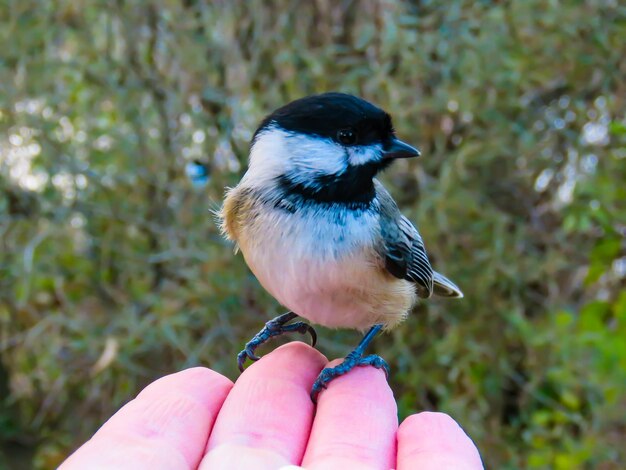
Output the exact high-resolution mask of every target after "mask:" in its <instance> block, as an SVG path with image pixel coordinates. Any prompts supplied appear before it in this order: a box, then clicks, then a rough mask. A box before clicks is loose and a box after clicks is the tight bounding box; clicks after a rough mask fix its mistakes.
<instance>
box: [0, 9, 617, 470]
mask: <svg viewBox="0 0 626 470" xmlns="http://www.w3.org/2000/svg"><path fill="white" fill-rule="evenodd" d="M625 38H626V13H625V7H624V5H623V4H620V3H619V2H617V1H615V0H587V1H550V2H546V1H539V0H519V1H487V0H483V1H475V0H471V1H470V0H455V1H448V2H436V1H426V0H424V1H391V0H387V1H371V0H364V1H354V0H343V1H330V0H316V1H310V2H304V1H296V0H273V1H265V2H260V1H259V2H255V1H252V2H248V1H244V0H237V1H226V0H223V1H213V2H209V1H200V0H180V1H175V0H162V1H160V2H143V1H139V0H118V1H110V2H109V1H86V0H57V1H41V0H5V1H3V2H2V4H1V5H0V42H1V44H2V47H1V48H0V359H1V363H0V467H2V466H3V465H4V466H5V467H6V468H11V469H21V468H24V469H25V468H33V467H34V468H38V469H47V468H53V467H54V466H55V465H57V464H58V463H59V462H60V461H61V460H62V459H63V458H64V457H65V456H66V455H67V454H68V452H70V451H71V450H72V449H74V448H75V447H76V446H77V445H78V444H79V443H81V442H82V441H84V440H85V439H87V438H88V436H90V435H91V434H92V433H93V432H94V431H95V430H96V429H97V428H98V426H99V425H100V424H101V423H102V422H103V421H104V420H105V419H106V418H107V417H109V416H110V415H111V414H112V413H113V412H114V411H115V410H116V409H118V408H119V407H120V406H121V405H122V404H123V403H125V402H126V401H128V400H129V399H131V398H132V397H133V396H134V394H136V393H137V391H138V390H140V389H141V387H143V386H144V385H146V384H147V383H148V382H150V381H152V380H153V379H155V378H156V377H159V376H160V375H162V374H166V373H170V372H173V371H176V370H179V369H181V368H184V367H188V366H194V365H198V364H200V365H206V366H210V367H212V368H215V369H216V370H218V371H220V372H222V373H223V374H226V375H227V376H229V377H231V378H233V379H234V378H236V377H237V374H238V373H237V371H236V364H235V362H236V361H235V355H236V353H237V352H238V351H239V350H240V349H241V347H242V344H243V343H244V341H245V340H247V339H248V338H249V337H250V336H251V335H252V334H253V333H255V332H256V331H257V330H258V329H259V328H260V327H261V325H262V324H263V323H264V322H265V321H266V320H267V319H269V318H270V317H272V316H274V315H276V314H278V313H281V312H282V311H283V310H282V308H281V307H280V306H279V305H277V304H276V302H275V301H274V300H273V299H272V298H271V297H270V296H269V295H268V294H266V293H265V292H264V291H263V290H262V288H261V287H260V286H259V284H258V282H257V281H256V280H255V279H254V277H253V276H252V275H251V274H250V272H249V271H248V270H247V268H246V267H245V264H244V262H243V260H242V258H241V257H240V256H233V254H232V249H231V247H230V246H229V245H228V244H227V243H225V242H224V241H222V239H221V238H220V236H219V233H218V230H217V228H216V225H215V223H214V220H213V218H212V216H211V214H210V209H215V208H216V207H218V206H219V204H220V201H221V197H222V194H223V190H224V187H225V186H228V185H233V184H235V183H236V182H237V181H238V179H239V178H240V177H241V175H242V173H243V171H245V167H246V158H247V150H248V144H249V140H250V137H251V135H252V133H253V131H254V129H255V126H256V124H257V123H258V121H259V120H260V119H261V118H262V117H263V116H264V115H265V114H266V113H269V112H270V111H271V110H273V109H274V108H276V107H278V106H280V105H282V104H284V103H286V102H288V101H289V100H292V99H295V98H298V97H301V96H303V95H307V94H311V93H316V92H324V91H330V90H338V91H344V92H351V93H355V94H358V95H361V96H363V97H365V98H366V99H368V100H371V101H373V102H375V103H377V104H379V105H380V106H382V107H384V108H385V109H387V110H388V111H390V112H391V113H392V114H393V116H394V118H395V125H396V128H397V131H398V134H399V135H400V136H401V137H402V138H403V139H405V140H407V141H408V142H410V143H412V144H414V145H416V146H418V147H419V148H420V149H421V150H422V153H423V157H422V158H421V159H418V160H416V161H403V162H398V164H397V165H395V166H394V167H393V168H392V169H390V170H389V171H388V172H387V173H386V174H385V175H384V176H383V180H384V182H385V183H386V184H387V186H388V188H389V189H390V190H391V192H392V193H393V195H394V196H395V197H396V198H397V200H398V202H399V204H400V205H401V208H402V210H403V211H404V212H405V213H406V214H407V215H408V216H409V217H410V218H411V219H412V220H413V221H415V222H417V223H418V225H419V227H420V230H421V232H422V234H423V236H424V239H425V241H426V245H427V247H428V248H429V253H430V254H431V258H432V261H433V263H434V265H435V266H436V267H437V268H438V269H439V270H441V271H442V272H444V273H446V274H447V275H449V276H450V277H451V278H452V279H454V280H455V281H457V282H458V284H459V285H460V286H461V287H462V288H463V290H464V291H465V293H466V297H465V299H464V300H462V301H446V300H432V301H428V302H423V303H422V304H420V305H419V306H417V307H416V308H415V312H414V314H413V315H411V317H410V318H409V320H408V321H407V322H406V323H405V324H403V325H402V326H401V327H400V328H398V329H397V330H395V331H394V332H392V333H391V334H389V335H385V336H383V337H381V338H379V339H378V340H377V341H376V342H375V344H374V346H373V350H375V351H376V352H379V353H381V354H382V355H383V356H384V357H386V359H387V360H388V361H389V362H390V364H391V366H392V369H393V374H392V376H391V379H390V381H391V386H392V387H393V389H394V392H395V394H396V397H397V399H398V403H399V413H400V417H401V418H402V417H404V416H406V415H408V414H410V413H414V412H417V411H419V410H425V409H427V410H441V411H445V412H447V413H450V414H451V415H452V416H454V417H455V418H456V419H457V420H458V421H459V423H461V425H462V426H463V427H464V428H465V429H466V430H467V431H468V433H469V434H470V435H471V436H472V437H473V439H474V440H475V441H476V443H477V445H478V446H479V448H480V450H481V452H482V456H483V458H484V461H485V462H486V464H487V466H488V467H489V468H500V469H517V468H533V469H534V468H536V469H539V468H556V469H573V468H597V469H617V468H623V466H624V464H625V462H626V446H625V445H624V442H626V289H625V287H626V281H625V276H626V247H625V234H626V148H625V143H626V121H625V117H624V110H625V106H624V100H625V96H626V93H625V91H626V90H625V88H626V86H625V81H624V77H625V76H626V64H625V59H624V58H625V57H626V48H625V46H624V44H625ZM194 161H197V162H198V163H199V164H200V165H202V166H204V167H206V168H207V169H208V170H209V171H210V178H208V179H206V180H205V179H203V178H195V179H193V180H192V179H190V178H189V177H188V176H187V174H186V169H193V167H192V166H190V164H191V163H192V162H194ZM321 338H322V340H321V341H320V349H321V350H322V351H323V352H324V353H325V354H327V355H328V356H331V357H341V356H343V355H345V354H346V353H347V352H348V351H349V350H350V349H351V348H352V347H353V346H354V344H356V342H357V341H358V334H357V333H356V332H349V331H330V330H325V331H322V332H321Z"/></svg>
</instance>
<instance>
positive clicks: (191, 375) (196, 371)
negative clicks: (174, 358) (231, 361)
mask: <svg viewBox="0 0 626 470" xmlns="http://www.w3.org/2000/svg"><path fill="white" fill-rule="evenodd" d="M232 386H233V382H232V381H231V380H230V379H228V378H227V377H225V376H223V375H222V374H220V373H219V372H215V371H214V370H211V369H208V368H206V367H191V368H189V369H184V370H182V371H180V372H176V373H174V374H170V375H166V376H165V377H161V378H160V379H158V380H155V381H154V382H152V383H151V384H150V385H148V386H147V387H146V388H144V389H143V390H142V391H141V392H140V393H139V394H138V395H137V398H141V399H145V398H148V397H150V398H151V397H152V396H153V395H157V396H160V395H161V394H162V393H164V392H168V393H169V392H170V391H172V390H175V391H181V392H184V393H185V394H191V395H194V396H197V395H200V397H201V398H209V397H211V396H212V395H213V394H214V393H218V394H219V395H222V394H224V393H227V392H228V391H229V390H230V389H231V388H232Z"/></svg>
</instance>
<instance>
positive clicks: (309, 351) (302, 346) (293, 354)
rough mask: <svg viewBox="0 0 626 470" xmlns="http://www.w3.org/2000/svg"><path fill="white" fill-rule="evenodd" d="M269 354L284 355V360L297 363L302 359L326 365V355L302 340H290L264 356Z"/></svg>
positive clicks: (274, 356) (273, 355)
mask: <svg viewBox="0 0 626 470" xmlns="http://www.w3.org/2000/svg"><path fill="white" fill-rule="evenodd" d="M270 356H272V357H273V358H274V359H276V358H277V357H284V358H285V360H289V361H295V362H299V363H300V362H301V361H303V360H304V361H307V362H311V363H313V364H316V365H320V366H324V367H326V364H327V363H328V359H327V358H326V356H324V355H323V354H322V353H321V352H320V351H318V350H317V349H315V348H313V347H311V346H309V345H308V344H306V343H303V342H302V341H292V342H290V343H287V344H283V345H282V346H279V347H278V348H276V349H274V351H272V352H271V353H269V354H268V355H267V356H264V357H270Z"/></svg>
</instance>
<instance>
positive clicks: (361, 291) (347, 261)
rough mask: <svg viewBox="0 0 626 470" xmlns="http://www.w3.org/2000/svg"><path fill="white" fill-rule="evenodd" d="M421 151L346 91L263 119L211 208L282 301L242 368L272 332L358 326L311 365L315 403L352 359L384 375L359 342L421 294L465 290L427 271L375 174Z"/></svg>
mask: <svg viewBox="0 0 626 470" xmlns="http://www.w3.org/2000/svg"><path fill="white" fill-rule="evenodd" d="M419 156H420V152H419V151H418V150H417V149H416V148H414V147H412V146H411V145H409V144H407V143H405V142H403V141H402V140H400V139H399V138H398V137H397V136H396V132H395V130H394V127H393V123H392V119H391V116H390V115H389V114H388V113H387V112H386V111H384V110H383V109H381V108H379V107H378V106H376V105H374V104H372V103H370V102H369V101H366V100H365V99H362V98H360V97H357V96H354V95H351V94H345V93H339V92H329V93H323V94H317V95H311V96H307V97H304V98H300V99H297V100H295V101H292V102H290V103H288V104H286V105H284V106H282V107H280V108H278V109H276V110H275V111H274V112H272V113H271V114H269V115H268V116H267V117H265V119H263V120H262V122H261V123H260V125H259V126H258V128H257V130H256V132H255V133H254V134H253V137H252V141H251V144H250V152H249V162H248V168H247V170H246V172H245V174H244V175H243V177H242V178H241V180H240V181H239V183H238V184H237V185H236V186H235V187H233V188H227V189H226V193H225V197H224V201H223V204H222V206H221V208H220V209H219V211H218V214H217V215H218V220H219V223H220V228H221V230H222V233H223V234H224V236H225V237H226V238H227V239H229V240H231V241H232V242H234V244H235V250H236V251H237V250H238V251H240V252H241V253H242V254H243V257H244V259H245V262H246V264H247V265H248V267H249V268H250V270H251V271H252V273H253V274H254V275H255V276H256V278H257V279H258V281H259V282H260V284H261V285H262V286H263V288H265V289H266V290H267V291H268V292H269V293H270V294H271V295H272V296H273V297H274V298H275V299H276V300H277V301H278V302H279V303H280V304H281V305H282V306H284V307H286V308H287V309H288V310H289V311H288V312H287V313H284V314H282V315H280V316H278V317H276V318H274V319H272V320H270V321H268V322H267V323H266V324H265V326H264V327H263V329H261V331H259V333H257V334H256V335H255V336H254V337H253V338H252V339H251V340H250V341H249V342H248V343H246V345H245V348H244V349H243V350H242V351H241V352H240V353H239V355H238V356H237V361H238V365H239V369H240V370H241V371H242V372H243V370H244V364H245V362H246V361H247V360H248V359H250V360H252V361H256V360H258V359H259V357H258V356H257V355H256V353H255V351H256V349H257V348H258V347H259V346H260V345H261V344H263V343H265V342H267V341H268V340H269V339H270V338H272V337H275V336H278V335H281V334H284V333H288V332H299V333H302V334H306V333H309V334H310V335H311V338H312V344H313V346H315V343H316V341H317V334H316V332H315V329H314V328H313V327H312V326H311V324H310V323H312V324H317V325H321V326H326V327H330V328H349V329H356V330H359V331H361V332H365V334H364V336H363V338H362V340H361V341H360V342H359V344H358V345H357V347H356V348H355V349H354V350H353V351H351V352H350V353H349V354H347V355H346V357H345V359H344V360H343V362H342V363H341V364H339V365H338V366H336V367H328V368H325V369H323V370H322V371H321V372H320V374H319V376H318V377H317V379H316V381H315V382H314V384H313V386H312V389H311V399H312V400H313V402H316V401H317V398H318V395H319V393H320V392H321V391H322V390H324V389H326V388H327V387H328V385H329V383H330V382H331V381H332V380H333V379H334V378H336V377H338V376H341V375H344V374H346V373H348V372H349V371H350V370H352V369H353V368H354V367H356V366H367V365H370V366H374V367H376V368H378V369H383V370H384V371H385V374H386V375H387V377H389V366H388V364H387V363H386V361H385V360H384V359H383V358H382V357H380V356H379V355H375V354H370V355H366V354H365V351H366V349H367V347H368V346H369V343H370V342H371V341H372V339H373V338H374V337H375V336H377V335H378V334H379V333H380V332H381V331H387V330H390V329H392V328H394V327H396V326H397V325H398V324H400V323H401V322H402V321H403V320H404V319H405V318H406V317H407V315H408V314H409V312H410V311H411V309H412V307H413V306H414V305H415V304H416V302H417V300H418V298H429V297H431V295H433V294H434V295H437V296H442V297H450V298H461V297H463V293H462V291H461V289H459V287H457V285H456V284H455V283H454V282H452V281H451V280H449V279H448V278H447V277H445V276H444V275H443V274H440V273H439V272H437V271H435V270H433V268H432V267H431V264H430V261H429V258H428V254H427V252H426V249H425V247H424V242H423V240H422V237H421V236H420V233H419V232H418V230H417V229H416V228H415V226H414V225H413V224H412V223H411V222H410V221H409V219H407V218H406V217H405V216H404V215H402V213H401V211H400V209H399V208H398V206H397V204H396V202H395V201H394V199H393V197H392V196H391V195H390V193H389V192H388V191H387V190H386V189H385V187H384V186H383V184H382V183H381V182H380V181H379V180H378V179H377V178H376V176H377V175H378V174H380V172H382V171H383V170H385V169H386V168H388V167H389V166H390V165H391V164H393V162H394V161H396V160H398V159H405V158H414V157H419ZM295 319H299V321H295V322H292V320H295ZM302 320H308V321H309V322H310V323H306V322H305V321H302Z"/></svg>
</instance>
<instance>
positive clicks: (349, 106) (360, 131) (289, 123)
mask: <svg viewBox="0 0 626 470" xmlns="http://www.w3.org/2000/svg"><path fill="white" fill-rule="evenodd" d="M272 124H275V125H277V126H279V127H281V128H283V129H285V130H287V131H293V132H298V133H303V134H311V135H318V136H320V137H326V138H330V139H333V140H337V141H338V139H339V137H338V132H339V131H341V130H352V131H354V132H355V141H354V142H352V144H354V145H367V144H371V143H374V142H385V141H387V140H389V139H391V138H393V135H394V130H393V126H392V123H391V117H390V116H389V114H387V113H386V112H385V111H383V110H382V109H380V108H378V107H377V106H374V105H373V104H372V103H369V102H367V101H365V100H364V99H361V98H358V97H356V96H352V95H348V94H345V93H323V94H321V95H312V96H307V97H305V98H301V99H298V100H295V101H292V102H291V103H289V104H287V105H285V106H283V107H281V108H278V109H277V110H276V111H274V112H273V113H272V114H270V115H269V116H267V117H266V118H265V119H264V120H263V122H262V123H261V125H260V126H259V128H258V129H257V130H256V132H255V134H254V135H255V137H256V136H257V135H258V134H259V133H260V132H261V131H263V130H264V129H266V128H267V127H269V126H270V125H272ZM344 144H345V142H344Z"/></svg>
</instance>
